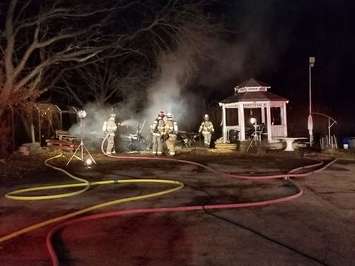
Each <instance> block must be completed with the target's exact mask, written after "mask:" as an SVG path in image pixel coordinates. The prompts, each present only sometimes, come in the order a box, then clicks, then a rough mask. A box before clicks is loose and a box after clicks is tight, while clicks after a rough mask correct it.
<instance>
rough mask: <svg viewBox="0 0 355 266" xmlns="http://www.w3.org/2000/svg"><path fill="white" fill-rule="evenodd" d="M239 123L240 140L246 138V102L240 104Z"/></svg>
mask: <svg viewBox="0 0 355 266" xmlns="http://www.w3.org/2000/svg"><path fill="white" fill-rule="evenodd" d="M238 124H239V127H240V141H244V140H245V121H244V104H243V103H239V104H238Z"/></svg>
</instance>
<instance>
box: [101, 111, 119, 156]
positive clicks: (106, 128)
mask: <svg viewBox="0 0 355 266" xmlns="http://www.w3.org/2000/svg"><path fill="white" fill-rule="evenodd" d="M115 119H116V114H111V115H110V118H109V119H107V120H106V121H105V122H104V125H103V126H102V131H103V132H104V133H105V134H107V147H106V153H107V154H111V153H116V151H115V133H116V131H117V125H116V121H115Z"/></svg>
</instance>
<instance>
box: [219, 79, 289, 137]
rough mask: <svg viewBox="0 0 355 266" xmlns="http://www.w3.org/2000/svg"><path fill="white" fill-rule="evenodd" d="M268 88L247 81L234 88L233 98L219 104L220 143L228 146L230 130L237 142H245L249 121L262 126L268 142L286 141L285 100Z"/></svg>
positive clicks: (267, 86) (255, 81) (286, 101)
mask: <svg viewBox="0 0 355 266" xmlns="http://www.w3.org/2000/svg"><path fill="white" fill-rule="evenodd" d="M270 88H271V87H270V86H269V85H267V84H265V83H263V82H260V81H257V80H255V79H249V80H247V81H244V82H242V83H240V84H239V85H238V86H236V87H235V88H234V95H233V96H230V97H228V98H226V99H224V100H222V101H221V102H220V103H219V105H220V106H221V107H222V127H223V142H224V143H227V142H229V136H230V132H231V130H234V131H237V132H238V139H239V140H240V141H244V140H246V138H247V136H246V129H247V128H249V127H251V126H252V125H251V124H250V118H251V117H253V118H256V120H257V123H258V124H264V125H265V127H264V128H265V133H264V134H265V135H267V139H268V141H272V139H273V138H276V137H287V114H286V104H287V103H288V100H287V99H286V98H283V97H281V96H278V95H276V94H273V93H271V92H269V91H268V90H269V89H270Z"/></svg>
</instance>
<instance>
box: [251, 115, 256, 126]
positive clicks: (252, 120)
mask: <svg viewBox="0 0 355 266" xmlns="http://www.w3.org/2000/svg"><path fill="white" fill-rule="evenodd" d="M250 124H253V125H254V124H256V118H255V117H251V118H250Z"/></svg>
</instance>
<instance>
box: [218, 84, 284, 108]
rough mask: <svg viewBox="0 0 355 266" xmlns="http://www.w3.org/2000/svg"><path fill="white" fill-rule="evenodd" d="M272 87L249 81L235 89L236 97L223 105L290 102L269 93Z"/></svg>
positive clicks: (227, 99) (225, 101) (230, 98)
mask: <svg viewBox="0 0 355 266" xmlns="http://www.w3.org/2000/svg"><path fill="white" fill-rule="evenodd" d="M269 88H270V85H267V84H266V83H264V82H260V81H256V80H255V79H249V80H247V81H244V82H242V83H240V84H239V85H237V86H236V87H235V95H233V96H230V97H228V98H226V99H224V100H222V101H221V103H235V102H250V101H252V102H258V101H260V102H262V101H283V102H287V101H288V100H287V99H286V98H284V97H281V96H279V95H276V94H273V93H271V92H268V89H269Z"/></svg>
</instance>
